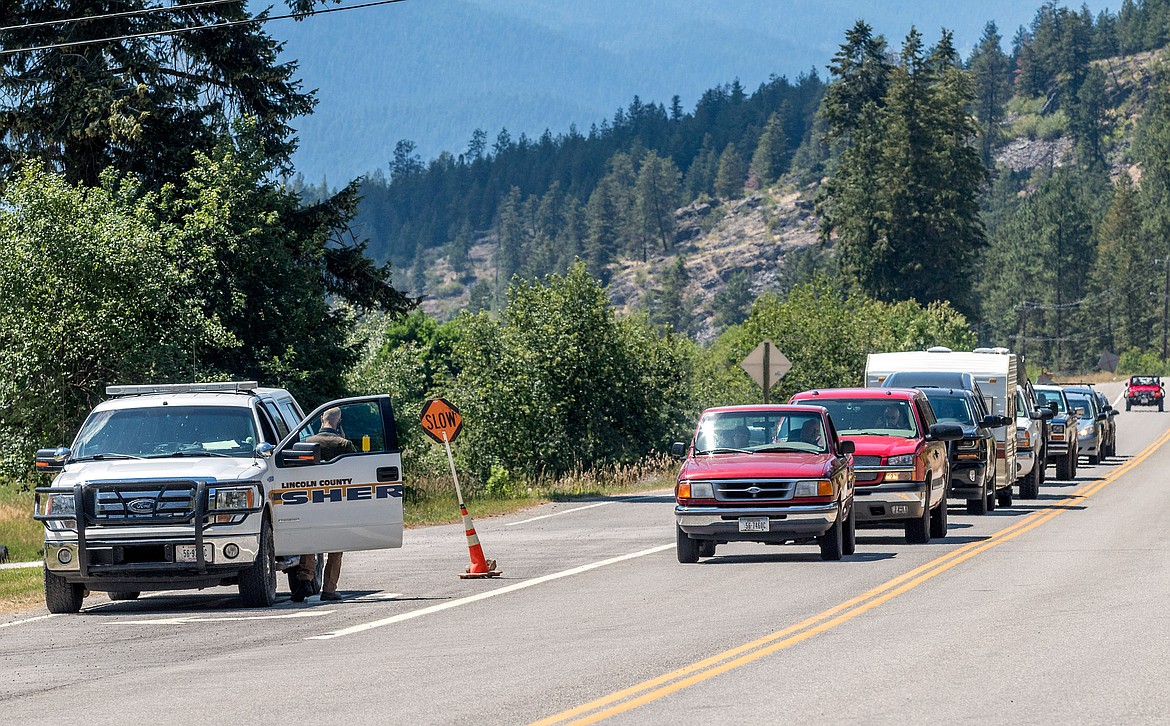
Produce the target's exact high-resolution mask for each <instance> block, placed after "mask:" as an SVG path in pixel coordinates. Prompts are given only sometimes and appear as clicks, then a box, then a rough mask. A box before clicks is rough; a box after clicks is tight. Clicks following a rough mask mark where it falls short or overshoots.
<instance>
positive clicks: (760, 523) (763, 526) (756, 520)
mask: <svg viewBox="0 0 1170 726" xmlns="http://www.w3.org/2000/svg"><path fill="white" fill-rule="evenodd" d="M739 531H740V532H767V531H768V518H767V517H740V518H739Z"/></svg>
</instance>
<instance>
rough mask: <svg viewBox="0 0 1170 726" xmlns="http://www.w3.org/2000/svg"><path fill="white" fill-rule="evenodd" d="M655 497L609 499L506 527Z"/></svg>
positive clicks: (510, 524) (652, 493)
mask: <svg viewBox="0 0 1170 726" xmlns="http://www.w3.org/2000/svg"><path fill="white" fill-rule="evenodd" d="M659 491H663V492H669V491H671V490H670V489H661V490H659ZM653 496H654V492H647V493H646V494H638V495H635V496H627V497H616V498H614V499H609V500H606V501H604V502H597V503H595V504H586V505H585V506H583V507H573V508H572V509H563V510H561V511H559V512H553V513H552V514H542V515H540V516H539V517H531V518H529V519H522V520H520V521H519V522H508V523H507V524H505V525H504V526H505V527H515V526H516V525H518V524H528V523H529V522H535V521H537V520H540V519H548V518H549V517H559V516H561V515H562V514H572V513H573V512H580V511H582V510H585V509H593V508H594V507H604V506H605V505H606V504H617V503H618V502H637V501H640V500H643V499H649V498H651V497H653Z"/></svg>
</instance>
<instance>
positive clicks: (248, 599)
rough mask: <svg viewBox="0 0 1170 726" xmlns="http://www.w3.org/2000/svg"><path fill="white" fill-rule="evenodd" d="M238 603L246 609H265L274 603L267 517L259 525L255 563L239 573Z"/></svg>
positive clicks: (270, 530) (273, 568) (273, 577)
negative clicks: (258, 541) (258, 547)
mask: <svg viewBox="0 0 1170 726" xmlns="http://www.w3.org/2000/svg"><path fill="white" fill-rule="evenodd" d="M240 601H241V602H242V603H243V605H244V607H246V608H266V607H270V606H271V605H272V604H273V603H274V602H276V557H275V555H274V554H273V546H272V525H271V524H269V522H268V517H267V516H265V517H264V519H263V521H262V522H261V524H260V552H258V553H257V554H256V561H255V562H254V563H253V564H252V566H251V567H249V568H248V569H246V570H243V571H242V572H240Z"/></svg>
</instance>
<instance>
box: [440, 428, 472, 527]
mask: <svg viewBox="0 0 1170 726" xmlns="http://www.w3.org/2000/svg"><path fill="white" fill-rule="evenodd" d="M443 446H445V447H446V448H447V463H449V464H450V465H451V479H453V480H454V481H455V498H456V499H457V500H459V511H461V512H464V513H466V511H465V510H466V509H467V507H466V506H464V504H463V492H462V491H461V490H460V489H459V475H458V474H456V473H455V457H454V456H451V442H450V441H448V440H447V432H446V431H444V432H443Z"/></svg>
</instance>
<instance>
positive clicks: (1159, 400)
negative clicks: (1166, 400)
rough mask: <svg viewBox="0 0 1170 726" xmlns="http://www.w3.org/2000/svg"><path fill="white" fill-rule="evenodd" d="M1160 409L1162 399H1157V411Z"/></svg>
mask: <svg viewBox="0 0 1170 726" xmlns="http://www.w3.org/2000/svg"><path fill="white" fill-rule="evenodd" d="M1161 410H1162V399H1160V398H1159V399H1158V411H1161Z"/></svg>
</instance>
